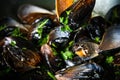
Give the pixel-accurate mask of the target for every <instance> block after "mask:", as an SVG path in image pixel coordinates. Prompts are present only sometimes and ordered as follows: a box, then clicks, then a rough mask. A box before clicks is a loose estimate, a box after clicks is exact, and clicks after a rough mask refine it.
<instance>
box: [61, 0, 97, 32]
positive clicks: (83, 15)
mask: <svg viewBox="0 0 120 80" xmlns="http://www.w3.org/2000/svg"><path fill="white" fill-rule="evenodd" d="M94 5H95V0H78V1H77V2H76V3H74V4H73V5H72V6H70V7H69V8H68V9H66V10H65V11H64V12H63V13H62V14H61V15H60V17H64V18H67V17H68V25H69V26H70V28H71V29H73V30H76V29H78V28H79V27H80V26H81V25H82V24H84V23H87V22H88V20H89V19H90V16H91V12H92V10H93V8H94ZM67 11H70V13H69V14H66V12H67Z"/></svg>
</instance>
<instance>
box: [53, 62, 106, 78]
mask: <svg viewBox="0 0 120 80" xmlns="http://www.w3.org/2000/svg"><path fill="white" fill-rule="evenodd" d="M103 71H104V70H103V68H102V67H101V66H99V65H98V64H96V63H94V62H92V63H83V64H81V65H76V66H72V67H68V68H66V69H62V70H60V71H58V72H56V75H55V77H56V78H57V80H102V76H103V75H104V74H103Z"/></svg>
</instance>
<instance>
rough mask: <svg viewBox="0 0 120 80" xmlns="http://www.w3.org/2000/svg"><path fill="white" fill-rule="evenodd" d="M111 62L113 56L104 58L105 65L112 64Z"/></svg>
mask: <svg viewBox="0 0 120 80" xmlns="http://www.w3.org/2000/svg"><path fill="white" fill-rule="evenodd" d="M113 60H114V58H113V56H108V57H107V58H106V63H108V64H111V63H112V62H113Z"/></svg>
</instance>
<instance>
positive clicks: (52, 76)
mask: <svg viewBox="0 0 120 80" xmlns="http://www.w3.org/2000/svg"><path fill="white" fill-rule="evenodd" d="M47 74H48V75H49V76H50V77H51V78H52V79H53V80H57V79H56V78H55V76H54V75H53V74H52V73H51V72H50V71H47Z"/></svg>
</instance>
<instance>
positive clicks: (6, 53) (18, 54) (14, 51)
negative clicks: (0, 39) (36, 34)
mask: <svg viewBox="0 0 120 80" xmlns="http://www.w3.org/2000/svg"><path fill="white" fill-rule="evenodd" d="M11 42H15V45H12V44H11ZM13 44H14V43H13ZM2 55H3V58H4V60H5V62H6V64H7V65H8V66H9V67H10V68H11V69H13V70H15V71H18V72H25V71H27V70H30V69H33V68H35V67H36V65H37V64H38V63H39V62H40V60H41V57H40V54H39V51H38V50H37V49H36V48H35V46H34V45H33V44H32V43H31V42H30V41H28V40H26V39H23V38H20V37H6V38H5V44H4V46H3V53H2Z"/></svg>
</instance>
